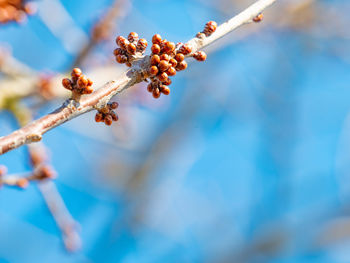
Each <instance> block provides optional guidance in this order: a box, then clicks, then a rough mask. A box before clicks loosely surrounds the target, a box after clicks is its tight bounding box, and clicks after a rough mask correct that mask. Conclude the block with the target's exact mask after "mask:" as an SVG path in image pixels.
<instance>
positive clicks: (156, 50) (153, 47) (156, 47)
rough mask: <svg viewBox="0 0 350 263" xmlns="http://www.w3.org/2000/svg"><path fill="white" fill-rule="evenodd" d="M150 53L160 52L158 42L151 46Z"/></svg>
mask: <svg viewBox="0 0 350 263" xmlns="http://www.w3.org/2000/svg"><path fill="white" fill-rule="evenodd" d="M151 50H152V53H153V54H159V52H160V46H159V45H158V44H153V45H152V47H151Z"/></svg>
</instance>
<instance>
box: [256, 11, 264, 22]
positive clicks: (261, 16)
mask: <svg viewBox="0 0 350 263" xmlns="http://www.w3.org/2000/svg"><path fill="white" fill-rule="evenodd" d="M263 19H264V15H263V14H262V13H260V14H258V15H257V16H256V17H254V18H253V21H254V22H255V23H259V22H261V21H262V20H263Z"/></svg>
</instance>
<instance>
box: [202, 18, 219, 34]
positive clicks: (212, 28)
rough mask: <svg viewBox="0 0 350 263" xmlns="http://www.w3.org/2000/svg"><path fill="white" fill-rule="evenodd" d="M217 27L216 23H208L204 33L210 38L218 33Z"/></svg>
mask: <svg viewBox="0 0 350 263" xmlns="http://www.w3.org/2000/svg"><path fill="white" fill-rule="evenodd" d="M217 26H218V25H217V24H216V22H215V21H209V22H208V23H206V24H205V27H204V30H203V33H204V34H205V35H206V36H210V35H211V34H213V33H214V32H215V31H216V28H217Z"/></svg>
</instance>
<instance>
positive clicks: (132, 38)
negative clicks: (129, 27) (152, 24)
mask: <svg viewBox="0 0 350 263" xmlns="http://www.w3.org/2000/svg"><path fill="white" fill-rule="evenodd" d="M128 40H129V41H130V42H136V41H138V40H139V35H138V34H137V33H136V32H131V33H130V34H129V35H128Z"/></svg>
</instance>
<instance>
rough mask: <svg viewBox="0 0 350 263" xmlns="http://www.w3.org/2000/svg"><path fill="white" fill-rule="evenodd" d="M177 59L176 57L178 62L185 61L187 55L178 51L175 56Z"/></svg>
mask: <svg viewBox="0 0 350 263" xmlns="http://www.w3.org/2000/svg"><path fill="white" fill-rule="evenodd" d="M175 59H176V61H177V62H181V61H183V60H184V59H185V56H184V54H182V53H177V54H176V56H175Z"/></svg>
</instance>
